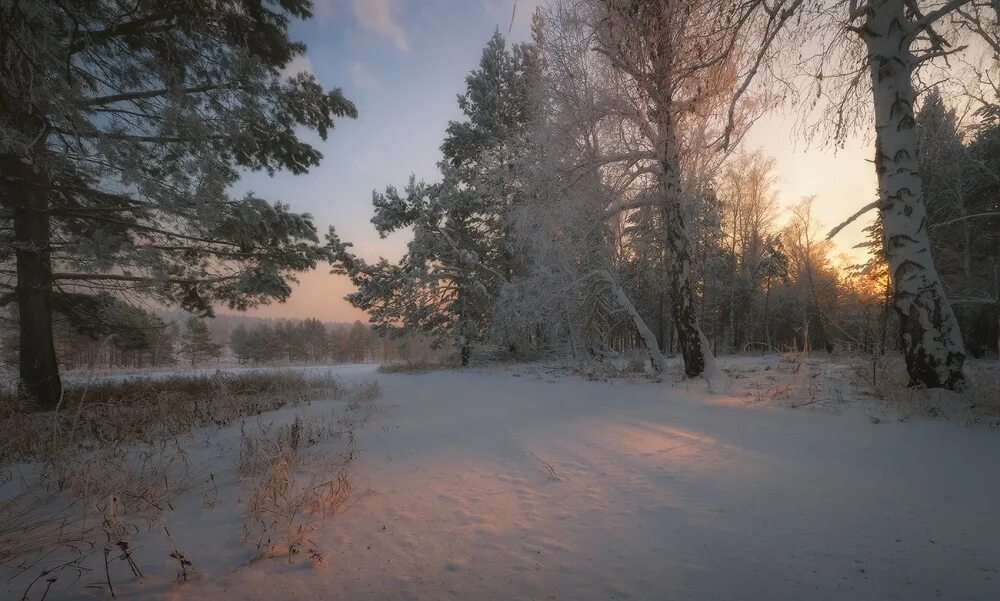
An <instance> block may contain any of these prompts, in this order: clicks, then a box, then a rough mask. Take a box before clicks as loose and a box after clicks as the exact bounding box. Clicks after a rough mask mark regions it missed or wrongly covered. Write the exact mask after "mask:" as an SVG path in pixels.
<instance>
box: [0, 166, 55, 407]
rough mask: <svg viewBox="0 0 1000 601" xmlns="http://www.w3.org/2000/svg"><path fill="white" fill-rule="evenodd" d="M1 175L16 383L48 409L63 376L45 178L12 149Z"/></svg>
mask: <svg viewBox="0 0 1000 601" xmlns="http://www.w3.org/2000/svg"><path fill="white" fill-rule="evenodd" d="M0 181H2V182H3V184H4V194H3V204H4V206H5V208H6V209H7V210H8V211H9V212H10V214H11V216H12V217H13V220H14V251H15V257H16V260H17V286H16V288H15V292H14V296H15V297H16V300H17V315H18V319H17V321H18V327H19V335H20V338H19V340H20V353H19V355H20V357H19V368H20V382H21V383H20V385H21V388H22V390H23V391H24V392H25V393H26V394H27V395H28V396H30V397H31V398H33V399H34V400H35V401H36V402H37V403H38V407H39V408H40V409H50V408H52V407H55V406H56V405H57V404H58V402H59V399H60V398H61V397H62V382H61V380H60V378H59V364H58V362H57V359H56V350H55V342H54V340H53V337H52V265H51V260H50V257H49V212H48V211H49V206H48V203H49V199H48V183H47V182H46V181H45V180H44V178H42V177H39V176H38V174H36V173H35V170H34V169H33V168H32V167H31V165H29V164H27V163H24V162H22V161H21V158H20V157H18V156H16V155H13V154H5V155H3V156H2V157H0Z"/></svg>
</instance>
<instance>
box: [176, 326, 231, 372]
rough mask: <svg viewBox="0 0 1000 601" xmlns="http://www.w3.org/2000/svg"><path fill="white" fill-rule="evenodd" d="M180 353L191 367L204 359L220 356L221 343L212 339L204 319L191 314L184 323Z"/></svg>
mask: <svg viewBox="0 0 1000 601" xmlns="http://www.w3.org/2000/svg"><path fill="white" fill-rule="evenodd" d="M181 354H182V355H184V356H185V357H187V359H188V360H189V361H190V362H191V367H194V366H196V365H198V364H199V363H200V362H202V361H204V360H206V359H218V358H219V357H221V356H222V345H221V344H219V343H217V342H215V341H214V340H212V333H211V332H210V331H209V329H208V324H207V323H205V320H203V319H199V318H198V317H195V316H193V315H192V316H191V317H189V318H188V319H187V321H186V322H185V324H184V334H182V335H181Z"/></svg>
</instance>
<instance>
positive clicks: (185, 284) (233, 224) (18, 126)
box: [0, 0, 356, 406]
mask: <svg viewBox="0 0 1000 601" xmlns="http://www.w3.org/2000/svg"><path fill="white" fill-rule="evenodd" d="M310 16H311V15H310V2H309V1H308V0H221V1H218V2H188V1H185V0H159V1H155V2H132V1H125V0H67V1H64V2H4V3H3V4H2V6H0V133H2V135H0V178H2V181H3V182H4V189H3V195H2V197H0V222H2V223H3V224H4V226H3V228H2V229H0V232H2V233H0V236H2V238H0V241H2V242H3V244H4V246H5V247H7V248H13V249H14V251H15V252H14V253H13V255H14V256H13V257H9V258H8V257H6V256H5V257H4V259H3V260H4V262H5V266H4V267H5V268H4V269H3V271H2V273H3V281H2V282H0V285H2V286H3V287H4V289H5V291H9V292H5V294H4V296H3V297H2V301H3V302H5V303H6V302H12V301H16V304H17V307H18V320H19V327H20V332H21V335H20V341H21V342H20V344H21V347H20V373H21V383H22V387H23V388H24V389H25V391H26V392H27V393H28V394H29V395H30V396H32V397H35V398H36V399H37V400H38V402H39V403H40V404H41V405H42V406H45V405H52V404H54V403H55V402H56V400H57V399H58V398H59V396H60V391H61V384H60V380H59V372H58V364H57V360H56V354H55V349H54V344H53V335H52V315H53V313H54V312H61V313H63V314H66V313H72V312H74V311H76V310H77V308H78V307H79V306H80V303H79V302H78V300H79V297H80V295H81V294H84V295H85V294H87V293H90V292H93V291H102V292H108V293H116V294H121V295H122V296H124V295H125V294H126V293H134V292H138V293H139V294H142V295H148V296H152V297H154V299H155V300H157V301H159V302H162V303H165V304H174V305H180V306H181V307H182V308H184V309H186V310H189V311H192V312H196V313H199V314H203V315H207V314H210V313H211V312H212V307H213V305H215V304H225V305H228V306H229V307H231V308H233V309H245V308H247V307H251V306H253V305H256V304H259V303H264V302H268V301H269V300H271V299H284V298H286V297H287V296H288V295H289V293H290V287H289V278H290V277H291V274H292V273H293V272H295V271H298V270H304V269H309V268H311V267H313V266H315V264H316V262H317V261H318V260H321V259H323V258H325V256H326V253H325V251H324V250H323V248H322V247H321V246H320V245H319V243H318V238H317V235H316V231H315V228H314V226H313V223H312V220H311V218H310V217H309V216H308V215H303V214H296V213H292V212H291V211H290V210H289V209H288V207H287V206H285V205H283V204H280V203H276V204H272V203H269V202H266V201H264V200H262V199H260V198H258V197H256V196H254V195H253V194H248V195H246V196H244V197H241V198H235V197H231V196H230V195H229V193H228V189H229V187H230V186H231V185H232V184H233V183H234V182H235V181H236V180H237V178H238V177H239V170H240V169H250V170H264V171H267V172H269V173H274V172H275V171H277V170H279V169H286V170H288V171H290V172H292V173H296V174H297V173H303V172H305V171H307V170H308V169H309V168H310V167H312V166H314V165H316V164H317V163H318V162H319V160H320V158H321V155H320V153H319V152H318V151H317V150H316V149H315V148H313V147H312V146H310V145H309V144H307V143H305V142H302V141H300V140H299V138H298V135H297V132H298V131H299V130H300V129H308V130H313V131H315V132H317V133H318V134H319V135H320V136H321V137H324V138H325V137H326V135H327V133H328V132H329V130H330V129H331V128H332V127H333V124H334V118H336V117H346V116H354V115H355V114H356V111H355V108H354V106H353V105H352V104H351V103H350V102H349V101H348V100H346V99H345V98H344V97H343V95H342V94H341V92H340V90H338V89H334V90H324V89H323V87H322V86H321V85H320V84H319V82H317V81H316V79H315V78H314V77H313V76H312V75H309V74H305V73H299V74H297V75H293V76H285V75H283V74H282V73H283V69H284V68H285V67H286V66H287V65H289V64H290V63H291V61H292V60H293V59H294V58H295V57H297V56H300V55H302V53H303V52H304V50H305V46H304V45H303V44H301V43H299V42H295V41H292V40H291V39H289V35H288V27H289V23H290V21H291V20H292V19H306V18H309V17H310ZM79 317H80V318H81V319H83V318H85V317H86V316H85V315H80V316H79Z"/></svg>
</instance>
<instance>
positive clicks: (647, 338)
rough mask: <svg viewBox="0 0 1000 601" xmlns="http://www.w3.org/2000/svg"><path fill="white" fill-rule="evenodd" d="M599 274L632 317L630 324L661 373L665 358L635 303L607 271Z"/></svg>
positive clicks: (665, 367) (654, 365)
mask: <svg viewBox="0 0 1000 601" xmlns="http://www.w3.org/2000/svg"><path fill="white" fill-rule="evenodd" d="M600 276H601V277H602V278H604V279H605V280H606V281H607V282H608V284H609V285H610V286H611V292H612V294H613V295H614V297H615V301H616V302H617V303H618V305H619V306H620V307H621V308H622V309H624V310H625V312H626V313H628V315H629V317H631V318H632V324H633V325H634V326H635V329H636V332H638V333H639V337H640V338H642V343H643V344H644V345H645V346H646V351H647V352H648V353H649V360H650V361H651V362H652V364H653V369H655V370H656V371H658V372H660V373H663V372H664V371H666V369H667V360H666V358H665V357H664V356H663V353H661V352H660V347H659V345H658V344H657V342H656V335H654V334H653V331H652V330H650V329H649V327H648V326H647V325H646V322H645V321H643V319H642V316H641V315H639V312H638V311H637V310H636V308H635V305H633V304H632V301H630V300H629V298H628V295H627V294H625V291H624V290H622V287H621V286H619V285H618V281H617V280H616V279H615V278H614V276H613V275H611V273H610V272H608V271H602V272H600Z"/></svg>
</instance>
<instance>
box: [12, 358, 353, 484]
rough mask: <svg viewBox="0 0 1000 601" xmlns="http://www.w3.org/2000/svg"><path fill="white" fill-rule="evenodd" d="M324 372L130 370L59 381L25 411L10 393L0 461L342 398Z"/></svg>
mask: <svg viewBox="0 0 1000 601" xmlns="http://www.w3.org/2000/svg"><path fill="white" fill-rule="evenodd" d="M345 394H346V390H345V389H344V387H343V385H342V384H340V382H339V381H338V380H335V379H332V378H309V377H306V376H304V375H302V374H300V373H295V372H246V373H241V374H228V373H222V372H219V373H216V374H215V375H183V376H172V377H169V378H165V379H160V380H151V379H142V378H130V379H127V380H121V381H107V382H98V383H94V384H78V385H72V386H68V387H67V388H66V391H65V394H64V397H63V400H62V402H61V403H60V406H59V408H57V409H56V411H52V412H46V413H26V412H24V411H23V408H24V403H23V401H22V400H21V399H19V398H18V397H17V396H16V395H13V394H11V393H9V392H8V393H7V394H5V395H4V396H3V397H2V398H0V432H4V433H5V436H4V437H3V438H2V439H0V467H2V466H3V465H6V464H7V463H9V462H11V461H31V460H49V459H51V458H53V457H54V456H57V455H59V454H62V453H66V452H70V453H72V452H75V451H77V450H93V449H98V448H102V447H106V446H109V445H119V444H125V443H150V444H151V443H155V442H156V441H158V440H164V439H167V438H172V437H175V436H178V435H180V434H184V433H185V432H190V431H191V430H193V429H195V428H199V427H203V426H212V425H214V426H217V427H223V426H227V425H229V424H232V423H234V422H235V421H236V420H238V419H239V418H241V417H244V416H248V415H259V414H261V413H263V412H265V411H273V410H275V409H280V408H281V407H284V406H285V405H288V404H290V403H299V402H308V401H311V400H316V399H321V398H326V399H329V398H332V399H336V398H342V397H343V396H344V395H345Z"/></svg>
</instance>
